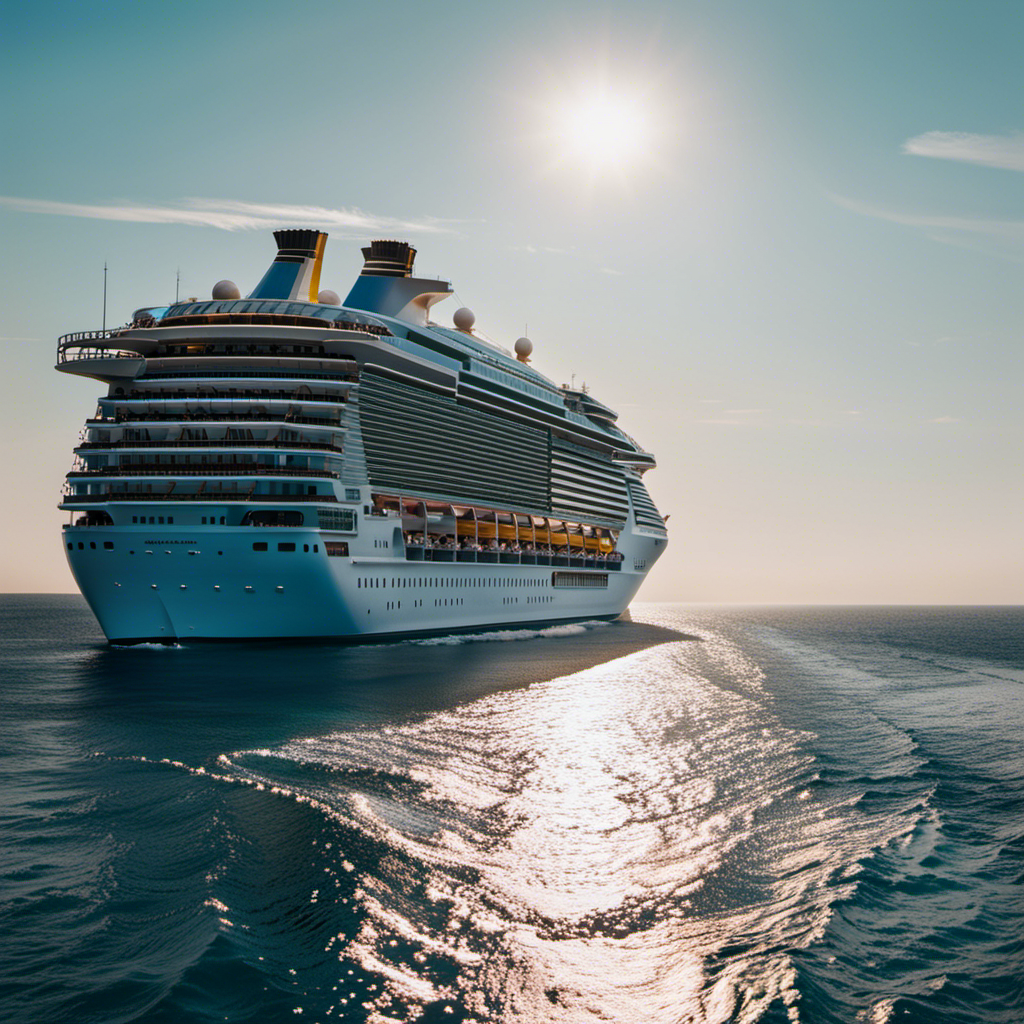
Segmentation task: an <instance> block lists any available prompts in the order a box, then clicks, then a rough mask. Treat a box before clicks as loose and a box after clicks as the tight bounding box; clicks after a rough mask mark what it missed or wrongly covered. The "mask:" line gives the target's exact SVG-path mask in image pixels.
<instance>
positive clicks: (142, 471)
mask: <svg viewBox="0 0 1024 1024" xmlns="http://www.w3.org/2000/svg"><path fill="white" fill-rule="evenodd" d="M104 476H167V477H171V476H174V477H178V476H299V477H316V478H318V479H322V480H337V479H339V474H338V473H332V472H330V471H329V470H326V469H300V468H298V467H296V466H261V465H259V464H257V463H253V464H251V465H246V464H245V463H230V462H225V463H223V464H222V465H203V464H201V463H200V464H197V465H194V466H190V465H188V464H187V463H186V464H184V465H177V466H175V465H170V464H168V465H155V464H152V463H143V464H142V465H141V466H139V467H138V468H136V467H135V466H112V467H110V468H109V469H73V470H71V472H70V473H68V479H70V478H72V477H75V478H76V479H78V478H81V477H93V478H96V477H104Z"/></svg>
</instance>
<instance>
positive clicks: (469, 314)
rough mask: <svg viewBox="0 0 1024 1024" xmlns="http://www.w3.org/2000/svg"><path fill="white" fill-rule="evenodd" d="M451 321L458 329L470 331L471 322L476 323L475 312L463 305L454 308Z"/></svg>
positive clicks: (471, 328)
mask: <svg viewBox="0 0 1024 1024" xmlns="http://www.w3.org/2000/svg"><path fill="white" fill-rule="evenodd" d="M452 323H454V324H455V326H456V327H457V328H458V329H459V330H460V331H471V330H473V324H475V323H476V314H475V313H474V312H473V310H471V309H469V308H468V307H466V306H463V307H462V308H461V309H457V310H455V315H454V316H453V317H452Z"/></svg>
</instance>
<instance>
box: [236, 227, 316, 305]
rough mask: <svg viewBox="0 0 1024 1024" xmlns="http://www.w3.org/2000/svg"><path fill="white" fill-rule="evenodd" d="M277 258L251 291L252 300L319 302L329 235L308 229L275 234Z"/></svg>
mask: <svg viewBox="0 0 1024 1024" xmlns="http://www.w3.org/2000/svg"><path fill="white" fill-rule="evenodd" d="M274 241H276V242H277V255H276V256H275V257H274V262H273V263H271V264H270V267H269V269H268V270H267V272H266V273H265V274H264V275H263V278H262V280H261V281H260V283H259V284H258V285H256V287H255V288H254V289H253V290H252V292H250V294H249V298H250V299H297V300H298V301H300V302H316V301H317V295H318V294H319V291H320V267H321V264H322V263H323V259H324V248H325V246H326V245H327V233H326V232H324V231H315V230H311V229H308V228H286V229H284V230H282V231H275V232H274Z"/></svg>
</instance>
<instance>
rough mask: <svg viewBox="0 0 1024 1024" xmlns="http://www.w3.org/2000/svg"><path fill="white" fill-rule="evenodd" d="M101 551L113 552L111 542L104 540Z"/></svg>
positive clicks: (112, 543)
mask: <svg viewBox="0 0 1024 1024" xmlns="http://www.w3.org/2000/svg"><path fill="white" fill-rule="evenodd" d="M103 549H104V550H105V551H113V550H114V542H113V541H112V540H105V541H104V542H103Z"/></svg>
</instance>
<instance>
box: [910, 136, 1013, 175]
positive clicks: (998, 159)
mask: <svg viewBox="0 0 1024 1024" xmlns="http://www.w3.org/2000/svg"><path fill="white" fill-rule="evenodd" d="M903 152H904V153H910V154H911V155H912V156H930V157H934V158H936V159H938V160H960V161H962V162H963V163H968V164H982V165H983V166H985V167H1001V168H1003V169H1004V170H1008V171H1024V133H1021V132H1014V134H1012V135H973V134H971V133H970V132H925V133H924V134H923V135H915V136H914V138H912V139H907V141H906V142H904V143H903Z"/></svg>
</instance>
